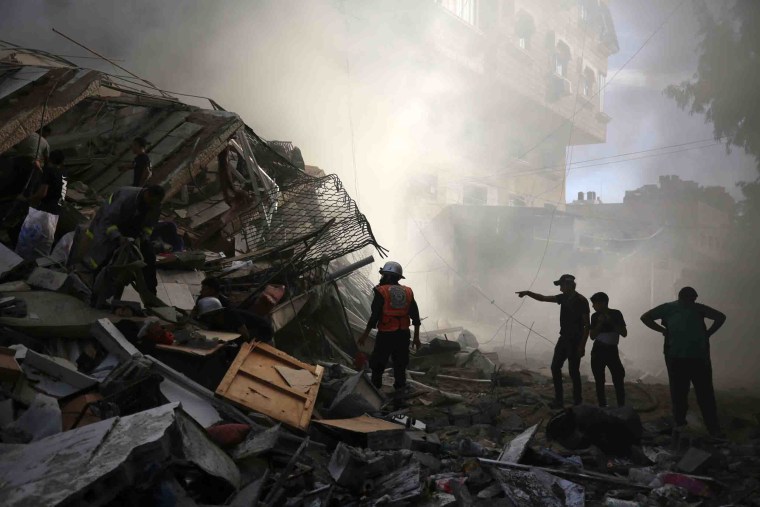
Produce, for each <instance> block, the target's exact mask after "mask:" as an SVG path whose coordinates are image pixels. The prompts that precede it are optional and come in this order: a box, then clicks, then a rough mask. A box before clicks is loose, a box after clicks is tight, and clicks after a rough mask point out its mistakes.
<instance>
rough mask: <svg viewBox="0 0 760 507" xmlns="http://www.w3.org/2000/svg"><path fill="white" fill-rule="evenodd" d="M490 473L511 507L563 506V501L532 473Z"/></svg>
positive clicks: (498, 471) (502, 471)
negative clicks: (517, 506)
mask: <svg viewBox="0 0 760 507" xmlns="http://www.w3.org/2000/svg"><path fill="white" fill-rule="evenodd" d="M491 473H492V475H493V477H494V479H496V480H497V482H498V483H499V485H500V486H501V489H502V491H503V492H504V495H505V496H506V497H507V499H509V500H510V501H511V502H512V504H513V505H519V506H520V507H523V506H525V507H564V506H565V502H564V499H562V498H559V496H557V494H556V493H555V492H554V491H553V490H552V488H551V487H550V486H547V485H546V484H545V483H544V482H543V481H541V480H540V479H539V478H538V476H537V475H536V474H535V473H534V472H533V471H522V470H510V469H503V470H499V469H493V470H492V471H491Z"/></svg>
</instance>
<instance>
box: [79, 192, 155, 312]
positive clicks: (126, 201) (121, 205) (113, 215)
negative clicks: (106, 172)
mask: <svg viewBox="0 0 760 507" xmlns="http://www.w3.org/2000/svg"><path fill="white" fill-rule="evenodd" d="M165 194H166V193H165V191H164V189H163V187H161V186H160V185H151V186H149V187H145V188H136V187H121V188H119V189H118V190H116V191H115V192H114V193H113V194H112V195H111V197H110V198H109V199H108V201H107V202H106V203H104V204H103V205H102V206H101V207H100V209H99V210H98V212H97V213H96V214H95V218H93V220H92V223H91V224H90V226H89V227H88V229H87V231H86V232H85V234H86V235H87V237H88V238H90V240H91V243H90V244H91V245H92V246H91V247H90V248H89V249H88V251H87V254H86V255H85V256H84V258H83V262H84V264H85V267H86V268H87V270H88V271H90V272H91V273H92V274H93V275H97V274H98V273H99V272H100V270H102V269H103V267H104V266H105V265H106V264H107V263H108V261H109V260H110V259H111V256H112V255H113V253H114V252H115V251H116V249H117V248H118V247H119V246H123V245H125V244H126V243H127V242H128V241H129V239H128V238H132V239H140V240H141V241H140V253H141V254H142V257H143V261H144V262H145V264H146V265H145V267H144V268H143V277H144V278H145V283H146V285H147V287H148V290H149V291H150V292H151V293H153V294H154V295H155V294H156V287H157V285H158V281H157V279H156V254H155V253H154V252H153V246H152V244H151V242H150V235H151V234H152V233H153V226H154V225H155V224H156V222H157V221H158V217H159V214H160V213H161V202H162V201H163V199H164V195H165ZM113 295H114V296H116V297H117V298H118V297H119V296H120V291H119V290H116V291H115V293H114V294H113ZM102 302H103V301H101V303H102Z"/></svg>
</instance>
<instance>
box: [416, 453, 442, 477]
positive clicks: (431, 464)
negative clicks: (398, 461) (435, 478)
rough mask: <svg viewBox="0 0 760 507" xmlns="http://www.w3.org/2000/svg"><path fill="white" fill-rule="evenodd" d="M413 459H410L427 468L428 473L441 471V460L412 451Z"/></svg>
mask: <svg viewBox="0 0 760 507" xmlns="http://www.w3.org/2000/svg"><path fill="white" fill-rule="evenodd" d="M412 454H413V457H412V459H414V460H417V462H419V464H420V465H422V466H424V467H425V468H427V469H428V470H429V471H430V473H433V474H435V473H438V472H439V471H440V470H441V466H442V464H441V460H439V459H438V458H436V457H435V456H433V455H431V454H428V453H426V452H420V451H412Z"/></svg>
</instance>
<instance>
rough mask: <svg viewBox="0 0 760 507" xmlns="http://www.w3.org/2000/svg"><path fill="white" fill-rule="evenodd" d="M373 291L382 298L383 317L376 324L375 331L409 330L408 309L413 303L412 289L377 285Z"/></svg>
mask: <svg viewBox="0 0 760 507" xmlns="http://www.w3.org/2000/svg"><path fill="white" fill-rule="evenodd" d="M375 289H376V290H377V292H379V293H380V295H381V296H383V315H382V316H381V317H380V322H378V323H377V330H378V331H398V330H399V329H409V326H410V325H411V321H410V319H409V308H410V307H411V306H412V301H414V293H412V289H411V288H409V287H405V286H403V285H378V286H377V287H375Z"/></svg>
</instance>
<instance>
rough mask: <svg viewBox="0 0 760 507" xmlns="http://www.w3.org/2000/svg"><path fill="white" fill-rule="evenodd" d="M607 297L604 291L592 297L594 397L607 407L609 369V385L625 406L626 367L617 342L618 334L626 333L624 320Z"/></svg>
mask: <svg viewBox="0 0 760 507" xmlns="http://www.w3.org/2000/svg"><path fill="white" fill-rule="evenodd" d="M609 302H610V298H609V296H607V294H605V293H604V292H597V293H596V294H594V295H593V296H591V304H593V305H594V310H596V311H595V312H594V314H593V315H592V316H591V331H590V335H591V339H592V340H594V346H593V347H592V348H591V371H592V372H593V373H594V382H595V383H596V399H597V401H598V402H599V406H600V407H606V406H607V396H606V394H605V392H604V384H605V378H604V376H605V374H604V370H605V369H606V368H609V369H610V375H611V376H612V384H613V385H614V386H615V396H616V397H617V404H618V407H622V406H623V405H625V368H623V363H622V362H621V361H620V353H619V351H618V343H619V342H620V337H621V336H623V337H625V336H628V330H627V329H626V326H625V319H623V314H622V313H621V312H620V310H613V309H612V308H609V306H608V305H609Z"/></svg>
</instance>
